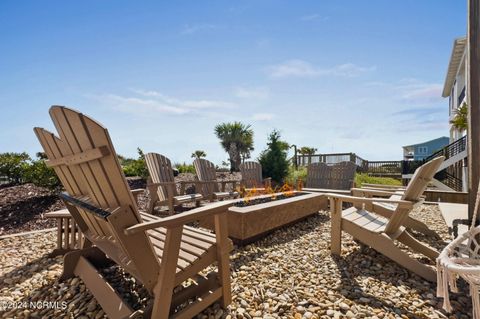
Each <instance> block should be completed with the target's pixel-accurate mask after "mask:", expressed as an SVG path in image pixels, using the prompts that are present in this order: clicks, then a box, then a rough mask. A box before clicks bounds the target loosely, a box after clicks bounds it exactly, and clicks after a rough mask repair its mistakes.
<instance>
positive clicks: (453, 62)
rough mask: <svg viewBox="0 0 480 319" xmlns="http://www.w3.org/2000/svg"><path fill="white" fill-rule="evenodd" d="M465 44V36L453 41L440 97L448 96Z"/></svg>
mask: <svg viewBox="0 0 480 319" xmlns="http://www.w3.org/2000/svg"><path fill="white" fill-rule="evenodd" d="M466 45H467V37H465V36H463V37H459V38H456V39H455V40H454V41H453V48H452V54H451V55H450V62H449V63H448V70H447V76H446V78H445V84H444V85H443V92H442V97H447V96H450V92H451V90H452V86H453V83H454V82H455V77H456V76H457V73H458V68H459V66H460V63H461V62H462V58H463V53H464V52H465V46H466Z"/></svg>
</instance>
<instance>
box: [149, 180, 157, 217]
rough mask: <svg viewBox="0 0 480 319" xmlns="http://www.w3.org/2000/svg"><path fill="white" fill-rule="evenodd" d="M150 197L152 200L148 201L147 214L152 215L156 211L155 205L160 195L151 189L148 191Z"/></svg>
mask: <svg viewBox="0 0 480 319" xmlns="http://www.w3.org/2000/svg"><path fill="white" fill-rule="evenodd" d="M148 195H149V197H150V200H149V201H148V206H147V213H149V214H152V213H153V210H154V209H155V204H156V203H157V201H158V194H157V192H156V191H155V189H154V188H152V187H150V188H149V189H148Z"/></svg>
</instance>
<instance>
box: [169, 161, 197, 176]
mask: <svg viewBox="0 0 480 319" xmlns="http://www.w3.org/2000/svg"><path fill="white" fill-rule="evenodd" d="M174 167H175V168H176V169H178V172H179V173H192V174H195V167H194V166H193V165H192V164H187V163H185V162H183V164H182V163H175V165H174Z"/></svg>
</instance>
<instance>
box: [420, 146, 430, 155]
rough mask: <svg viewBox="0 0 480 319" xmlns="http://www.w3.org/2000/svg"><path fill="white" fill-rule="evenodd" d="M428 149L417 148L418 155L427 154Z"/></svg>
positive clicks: (423, 147) (424, 147) (425, 147)
mask: <svg viewBox="0 0 480 319" xmlns="http://www.w3.org/2000/svg"><path fill="white" fill-rule="evenodd" d="M427 152H428V147H427V146H419V147H418V154H427Z"/></svg>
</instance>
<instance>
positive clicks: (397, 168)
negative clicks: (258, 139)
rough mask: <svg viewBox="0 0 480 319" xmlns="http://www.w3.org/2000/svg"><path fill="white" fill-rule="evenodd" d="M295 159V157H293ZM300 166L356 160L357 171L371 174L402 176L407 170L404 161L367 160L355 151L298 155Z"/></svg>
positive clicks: (297, 159)
mask: <svg viewBox="0 0 480 319" xmlns="http://www.w3.org/2000/svg"><path fill="white" fill-rule="evenodd" d="M292 160H293V161H295V158H294V159H292ZM296 161H297V165H298V166H307V165H308V164H311V163H318V162H322V163H326V164H329V165H332V164H337V163H340V162H344V161H350V162H354V163H355V164H356V165H357V171H358V172H362V173H367V174H368V175H371V176H379V177H380V176H381V177H392V178H398V179H400V178H402V173H404V171H405V165H407V164H404V163H403V162H404V161H367V160H365V159H363V158H361V157H360V156H358V155H357V154H355V153H334V154H314V155H297V158H296ZM404 174H405V173H404Z"/></svg>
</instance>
